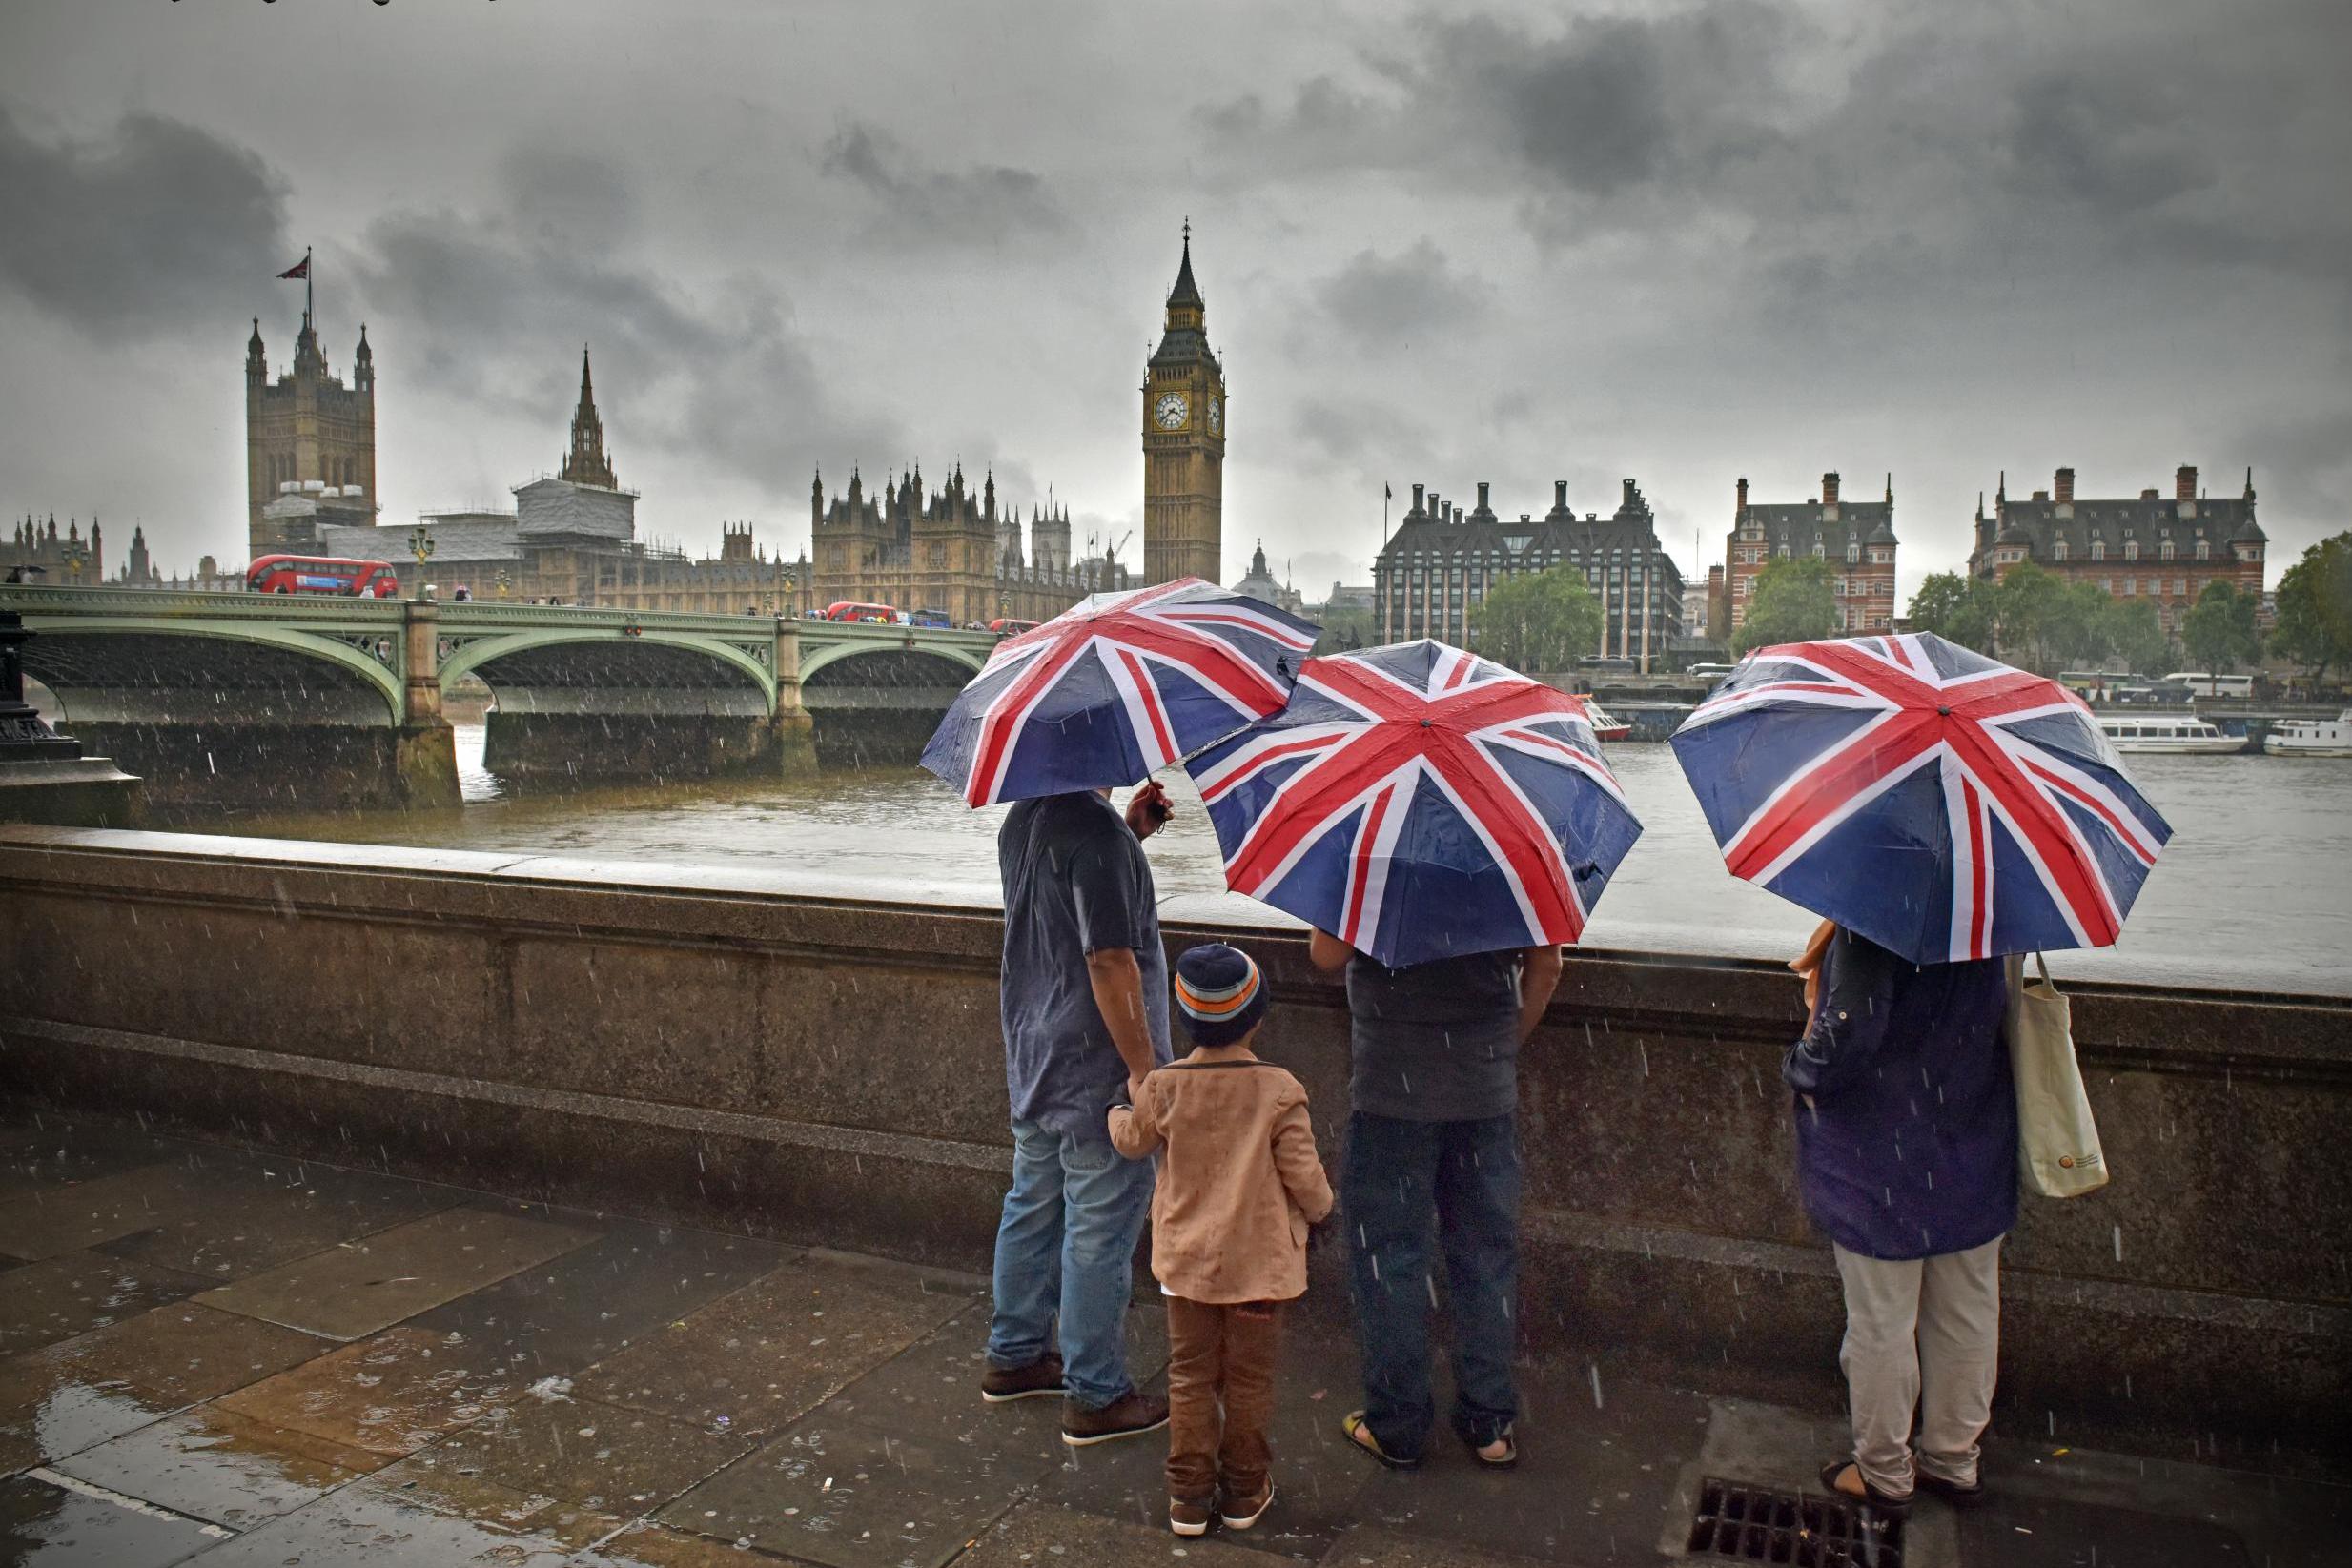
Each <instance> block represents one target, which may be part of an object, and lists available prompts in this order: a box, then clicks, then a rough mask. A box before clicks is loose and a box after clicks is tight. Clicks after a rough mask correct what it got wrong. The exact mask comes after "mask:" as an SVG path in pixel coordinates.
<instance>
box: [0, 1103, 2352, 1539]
mask: <svg viewBox="0 0 2352 1568" xmlns="http://www.w3.org/2000/svg"><path fill="white" fill-rule="evenodd" d="M986 1324H987V1302H986V1292H985V1288H984V1282H982V1281H979V1280H975V1279H972V1278H970V1277H967V1276H963V1275H956V1274H951V1273H940V1272H937V1271H929V1270H924V1269H920V1268H915V1267H912V1266H909V1265H902V1264H896V1263H890V1262H887V1261H883V1260H879V1259H873V1258H865V1257H856V1256H851V1255H848V1254H841V1253H832V1252H824V1251H822V1250H808V1249H802V1248H792V1247H785V1246H780V1245H776V1244H774V1243H770V1242H766V1241H761V1240H757V1239H753V1238H749V1237H744V1236H729V1235H720V1234H715V1233H712V1232H701V1231H691V1230H685V1229H680V1228H672V1227H663V1226H659V1225H653V1224H648V1223H645V1222H644V1221H642V1220H635V1219H626V1218H619V1217H615V1216H611V1215H603V1214H593V1213H584V1212H571V1211H561V1210H550V1209H548V1208H546V1207H544V1206H542V1205H535V1204H522V1203H516V1202H512V1201H509V1200H504V1199H501V1198H498V1197H496V1196H492V1195H488V1194H483V1193H480V1192H472V1191H463V1190H460V1189H457V1188H450V1187H440V1186H436V1185H433V1184H430V1183H423V1182H416V1181H410V1180H405V1179H401V1178H399V1177H393V1176H387V1175H382V1174H378V1173H375V1172H370V1171H358V1170H343V1169H337V1168H333V1167H327V1166H321V1165H318V1164H316V1163H312V1162H305V1161H296V1160H291V1159H285V1158H280V1157H277V1156H273V1155H268V1154H262V1153H256V1152H253V1151H246V1150H238V1149H229V1148H224V1147H220V1146H215V1145H207V1144H199V1143H194V1142H189V1141H185V1140H179V1139H171V1138H162V1137H155V1136H152V1135H149V1134H147V1133H145V1132H144V1131H142V1130H138V1129H136V1128H134V1127H128V1126H118V1125H115V1124H112V1123H108V1122H103V1121H88V1120H60V1119H58V1118H56V1117H54V1116H49V1115H44V1114H36V1113H34V1112H32V1111H31V1110H19V1111H17V1112H15V1113H14V1114H13V1115H12V1116H11V1115H9V1114H7V1113H6V1112H0V1474H5V1475H6V1479H5V1480H0V1564H14V1563H27V1564H39V1565H42V1568H58V1565H64V1564H87V1565H92V1568H160V1565H162V1564H166V1563H176V1562H183V1561H195V1562H200V1563H201V1564H203V1565H204V1568H233V1565H235V1568H248V1565H249V1568H320V1565H331V1564H344V1563H416V1564H434V1565H440V1564H485V1565H495V1568H522V1565H531V1564H550V1565H552V1564H564V1565H571V1568H625V1565H641V1568H710V1565H715V1564H723V1563H724V1564H736V1565H740V1564H746V1563H757V1562H761V1561H787V1562H800V1563H806V1564H814V1565H821V1568H908V1565H936V1564H946V1563H951V1562H952V1563H956V1564H959V1565H972V1568H1123V1565H1130V1564H1147V1563H1148V1564H1155V1565H1163V1564H1171V1563H1181V1564H1183V1565H1184V1568H1218V1565H1222V1568H1262V1565H1264V1564H1266V1563H1267V1562H1269V1561H1275V1560H1294V1561H1302V1562H1313V1563H1319V1564H1327V1565H1331V1568H1505V1565H1509V1564H1528V1563H1535V1562H1544V1563H1569V1564H1593V1565H1598V1564H1608V1563H1658V1562H1676V1561H1725V1560H1741V1559H1739V1558H1720V1557H1713V1558H1692V1557H1688V1556H1687V1552H1686V1548H1687V1545H1688V1541H1689V1538H1690V1535H1691V1530H1692V1517H1693V1513H1694V1509H1695V1508H1696V1506H1697V1503H1698V1499H1699V1497H1700V1493H1701V1483H1702V1481H1703V1480H1704V1479H1706V1478H1707V1477H1709V1476H1723V1477H1728V1478H1730V1479H1734V1480H1738V1481H1743V1482H1750V1483H1760V1484H1766V1485H1772V1486H1778V1487H1782V1488H1786V1489H1788V1490H1790V1491H1801V1490H1810V1481H1811V1476H1812V1473H1813V1471H1814V1470H1815V1469H1816V1468H1817V1467H1818V1465H1819V1463H1820V1461H1821V1460H1822V1459H1824V1458H1826V1457H1827V1456H1829V1455H1830V1453H1832V1452H1833V1451H1835V1449H1836V1448H1837V1446H1838V1427H1837V1423H1836V1421H1835V1419H1834V1413H1833V1412H1798V1411H1792V1410H1787V1409H1782V1408H1779V1407H1774V1406H1768V1405H1758V1404H1754V1403H1749V1402H1740V1401H1732V1400H1728V1399H1723V1398H1710V1397H1708V1396H1707V1395H1703V1394H1698V1393H1691V1392H1686V1391H1678V1390H1671V1389H1662V1388H1657V1387H1653V1386H1647V1385H1644V1384H1642V1383H1639V1382H1636V1381H1630V1380H1626V1379H1621V1378H1617V1377H1614V1376H1612V1375H1610V1374H1609V1371H1608V1369H1607V1366H1606V1364H1605V1363H1603V1364H1602V1365H1600V1366H1597V1367H1596V1366H1593V1365H1591V1364H1588V1363H1579V1364H1577V1365H1574V1366H1544V1365H1533V1366H1529V1367H1527V1368H1526V1369H1524V1388H1523V1395H1524V1402H1525V1405H1526V1415H1525V1418H1524V1421H1523V1423H1522V1427H1521V1439H1522V1448H1523V1452H1524V1462H1523V1464H1522V1465H1521V1467H1520V1469H1519V1470H1518V1471H1517V1472H1515V1473H1512V1474H1508V1475H1495V1474H1489V1473H1484V1472H1482V1471H1480V1470H1478V1469H1477V1468H1476V1467H1475V1466H1474V1465H1473V1464H1472V1463H1471V1462H1470V1460H1469V1459H1468V1457H1467V1456H1466V1455H1465V1454H1464V1453H1463V1452H1462V1450H1461V1449H1460V1448H1459V1447H1458V1446H1456V1445H1454V1444H1452V1443H1450V1442H1447V1441H1443V1440H1441V1441H1439V1442H1438V1443H1437V1444H1436V1445H1435V1446H1433V1448H1432V1451H1431V1458H1430V1461H1429V1463H1428V1465H1427V1466H1426V1468H1424V1469H1423V1470H1421V1471H1420V1472H1417V1473H1414V1474H1410V1475H1400V1474H1392V1473H1389V1472H1386V1471H1382V1470H1381V1469H1379V1468H1378V1467H1377V1466H1375V1465H1374V1464H1372V1463H1371V1462H1370V1461H1369V1460H1368V1459H1367V1458H1366V1457H1365V1456H1362V1455H1360V1454H1358V1453H1355V1452H1353V1451H1352V1450H1351V1449H1350V1447H1349V1445H1348V1444H1347V1443H1346V1441H1345V1439H1344V1438H1342V1437H1341V1436H1340V1432H1339V1421H1340V1416H1341V1415H1344V1414H1345V1413H1346V1412H1347V1411H1348V1410H1349V1409H1351V1408H1353V1407H1354V1406H1355V1404H1356V1403H1357V1402H1358V1400H1357V1399H1356V1398H1355V1397H1354V1395H1355V1383H1354V1376H1355V1368H1354V1364H1353V1358H1352V1353H1351V1352H1350V1350H1349V1347H1348V1346H1347V1344H1346V1343H1345V1340H1344V1336H1343V1335H1338V1334H1330V1333H1328V1332H1324V1331H1320V1330H1315V1329H1306V1330H1303V1331H1301V1332H1298V1333H1294V1334H1293V1335H1292V1337H1291V1342H1290V1343H1289V1345H1288V1346H1287V1347H1286V1348H1285V1353H1284V1360H1283V1367H1282V1375H1281V1385H1280V1391H1279V1399H1278V1410H1277V1415H1276V1421H1275V1428H1274V1439H1275V1445H1276V1454H1277V1458H1276V1477H1277V1485H1278V1497H1277V1501H1276V1503H1275V1506H1274V1508H1273V1510H1272V1511H1271V1512H1270V1513H1269V1514H1268V1515H1267V1516H1266V1517H1265V1519H1264V1520H1263V1521H1262V1522H1261V1524H1260V1525H1259V1527H1258V1529H1256V1530H1253V1531H1251V1532H1249V1533H1247V1534H1246V1535H1244V1534H1240V1533H1237V1532H1230V1531H1220V1532H1218V1533H1217V1534H1214V1535H1212V1536H1211V1537H1208V1538H1207V1539H1205V1540H1193V1541H1180V1540H1178V1539H1176V1537H1173V1536H1171V1535H1170V1534H1169V1533H1168V1532H1167V1530H1166V1528H1165V1524H1164V1518H1165V1495H1164V1493H1163V1492H1162V1490H1161V1485H1160V1473H1159V1467H1160V1463H1161V1460H1162V1458H1163V1456H1164V1447H1163V1441H1162V1439H1161V1438H1160V1437H1159V1436H1157V1435H1154V1436H1147V1437H1143V1438H1138V1439H1136V1440H1134V1441H1131V1442H1121V1443H1113V1444H1106V1445H1103V1446H1100V1447H1096V1448H1090V1449H1084V1450H1075V1451H1074V1450H1070V1449H1067V1448H1065V1447H1064V1446H1063V1445H1062V1444H1061V1442H1060V1441H1059V1439H1058V1436H1057V1433H1056V1430H1055V1419H1054V1418H1055V1415H1056V1414H1057V1410H1056V1406H1055V1404H1054V1403H1053V1401H1050V1400H1042V1399H1037V1400H1029V1401H1025V1402H1023V1403H1019V1404H1014V1405H1009V1406H994V1407H992V1406H987V1405H984V1404H982V1403H981V1401H980V1399H979V1397H978V1394H977V1384H978V1380H979V1375H980V1371H981V1362H980V1358H979V1346H980V1342H981V1339H982V1337H983V1335H984V1334H985V1332H986ZM1128 1340H1129V1346H1130V1362H1131V1366H1132V1370H1133V1371H1134V1372H1135V1375H1136V1376H1137V1377H1138V1378H1139V1379H1145V1380H1156V1379H1157V1378H1158V1376H1159V1375H1160V1372H1161V1369H1162V1367H1163V1366H1164V1363H1165V1360H1166V1341H1165V1335H1164V1334H1163V1333H1162V1328H1161V1323H1160V1320H1159V1313H1158V1304H1157V1302H1156V1300H1154V1299H1152V1298H1151V1297H1150V1296H1149V1295H1148V1294H1147V1295H1139V1296H1138V1298H1137V1302H1136V1307H1135V1311H1134V1312H1133V1313H1131V1314H1130V1317H1129V1323H1128ZM1988 1466H1989V1471H1988V1474H1989V1478H1990V1479H1991V1481H1992V1483H1993V1484H1994V1487H1996V1488H1997V1489H1998V1490H1997V1494H1996V1497H1995V1498H1994V1501H1993V1502H1992V1503H1991V1504H1989V1505H1988V1506H1987V1507H1985V1508H1984V1509H1982V1510H1979V1511H1977V1512H1974V1513H1972V1514H1967V1515H1959V1514H1954V1513H1953V1512H1952V1511H1950V1510H1948V1509H1945V1508H1943V1507H1942V1506H1941V1505H1939V1504H1936V1503H1933V1502H1932V1501H1922V1502H1921V1503H1920V1504H1919V1505H1918V1507H1917V1508H1916V1509H1915V1510H1914V1512H1913V1514H1912V1518H1911V1520H1910V1522H1909V1524H1908V1526H1907V1527H1906V1529H1905V1532H1904V1535H1903V1537H1902V1539H1901V1541H1900V1546H1901V1552H1900V1561H1901V1563H1902V1564H1906V1565H1911V1568H1941V1565H1949V1564H1968V1565H1971V1568H1991V1565H1994V1564H1999V1565H2004V1568H2008V1565H2015V1568H2042V1565H2045V1564H2046V1565H2051V1568H2058V1565H2065V1568H2143V1565H2145V1568H2158V1565H2164V1568H2169V1565H2174V1564H2205V1563H2214V1564H2245V1565H2248V1568H2301V1565H2306V1564H2308V1565H2317V1564H2322V1563H2343V1562H2346V1561H2352V1546H2347V1545H2346V1544H2345V1543H2346V1542H2352V1489H2348V1488H2343V1487H2335V1486H2329V1485H2325V1484H2321V1483H2315V1482H2311V1481H2293V1482H2290V1481H2286V1480H2281V1479H2277V1478H2273V1477H2267V1476H2259V1475H2253V1474H2249V1473H2245V1472H2239V1471H2228V1470H2221V1469H2217V1468H2214V1467H2210V1466H2199V1465H2191V1464H2183V1463H2179V1462H2178V1461H2174V1460H2166V1459H2158V1458H2143V1457H2139V1456H2130V1455H2120V1454H2113V1453H2096V1452H2092V1451H2088V1450H2080V1449H2072V1448H2060V1447H2054V1446H2046V1445H2035V1444H2034V1443H2032V1442H2029V1441H2027V1440H2025V1438H2023V1437H2017V1438H2013V1439H2010V1440H2007V1441H1998V1442H1995V1443H1994V1445H1993V1446H1992V1449H1991V1451H1990V1455H1989V1458H1988ZM1892 1544H1893V1543H1892V1542H1889V1541H1886V1540H1884V1539H1883V1538H1882V1540H1881V1541H1880V1545H1881V1547H1882V1548H1884V1547H1887V1546H1891V1545H1892ZM1893 1556H1894V1554H1893V1553H1892V1552H1891V1551H1885V1550H1882V1552H1881V1560H1892V1558H1893Z"/></svg>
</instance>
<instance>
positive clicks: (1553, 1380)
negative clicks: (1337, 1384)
mask: <svg viewBox="0 0 2352 1568" xmlns="http://www.w3.org/2000/svg"><path fill="white" fill-rule="evenodd" d="M1580 1374H1581V1375H1580ZM1590 1374H1591V1369H1590V1368H1589V1367H1585V1368H1567V1367H1562V1368H1558V1369H1554V1370H1543V1369H1535V1368H1523V1369H1522V1372H1521V1376H1520V1403H1521V1415H1520V1422H1519V1430H1518V1437H1519V1451H1520V1461H1519V1467H1518V1468H1517V1469H1516V1470H1511V1471H1492V1470H1487V1469H1484V1468H1483V1467H1482V1466H1480V1465H1479V1464H1478V1463H1477V1461H1476V1460H1474V1459H1473V1458H1471V1456H1470V1454H1469V1450H1468V1449H1467V1448H1466V1447H1464V1446H1463V1444H1462V1442H1461V1440H1460V1439H1458V1438H1457V1437H1456V1436H1454V1434H1453V1430H1452V1428H1451V1427H1450V1426H1449V1425H1448V1424H1447V1423H1446V1416H1445V1414H1444V1413H1445V1410H1446V1408H1447V1406H1448V1404H1449V1403H1450V1402H1451V1399H1452V1397H1453V1395H1452V1390H1451V1387H1450V1385H1449V1382H1448V1380H1447V1379H1446V1378H1445V1377H1444V1376H1443V1375H1441V1376H1440V1377H1439V1378H1438V1379H1437V1385H1436V1386H1437V1397H1438V1409H1439V1415H1438V1426H1437V1429H1436V1430H1435V1431H1433V1432H1432V1433H1431V1434H1430V1436H1429V1444H1428V1448H1427V1450H1426V1453H1425V1461H1424V1463H1423V1465H1422V1467H1421V1469H1419V1470H1415V1471H1410V1472H1401V1471H1392V1470H1385V1469H1382V1468H1381V1467H1380V1466H1379V1465H1378V1464H1377V1463H1372V1474H1371V1476H1370V1477H1369V1478H1368V1480H1367V1482H1366V1484H1365V1487H1364V1490H1363V1492H1362V1493H1361V1495H1360V1497H1359V1498H1358V1500H1357V1504H1356V1506H1357V1508H1358V1510H1359V1517H1360V1518H1361V1519H1362V1520H1363V1521H1364V1522H1366V1523H1373V1524H1380V1525H1384V1526H1386V1527H1388V1528H1389V1529H1391V1530H1394V1531H1396V1532H1398V1533H1400V1534H1402V1535H1407V1536H1413V1537H1427V1538H1431V1539H1436V1540H1442V1541H1450V1542H1453V1543H1455V1544H1457V1545H1461V1546H1464V1547H1469V1548H1473V1549H1475V1550H1478V1551H1483V1552H1492V1553H1499V1554H1503V1555H1505V1556H1510V1555H1517V1556H1522V1557H1529V1558H1537V1559H1539V1560H1543V1561H1550V1562H1576V1563H1583V1562H1595V1561H1600V1562H1605V1561H1608V1560H1611V1558H1612V1556H1614V1557H1615V1558H1618V1559H1623V1558H1627V1557H1631V1558H1632V1559H1633V1560H1636V1561H1641V1560H1645V1556H1646V1555H1654V1554H1655V1553H1656V1552H1657V1551H1658V1550H1659V1543H1660V1542H1661V1541H1662V1540H1663V1539H1664V1538H1665V1534H1666V1532H1667V1529H1668V1528H1669V1527H1670V1526H1673V1525H1675V1524H1679V1525H1680V1526H1682V1527H1684V1528H1685V1529H1686V1530H1687V1525H1688V1523H1689V1518H1690V1515H1689V1506H1690V1504H1689V1502H1686V1501H1683V1500H1682V1499H1681V1495H1680V1494H1679V1493H1678V1490H1677V1488H1678V1486H1679V1484H1680V1482H1681V1480H1682V1476H1683V1472H1684V1468H1685V1467H1686V1465H1687V1464H1688V1463H1689V1462H1691V1461H1692V1459H1693V1456H1696V1455H1697V1454H1698V1453H1699V1452H1700V1449H1701V1446H1702V1444H1703V1443H1704V1441H1705V1439H1706V1436H1707V1431H1708V1415H1709V1409H1708V1401H1707V1400H1705V1399H1704V1398H1702V1397H1700V1396H1699V1395H1692V1394H1683V1393H1677V1392H1673V1391H1669V1390H1662V1389H1655V1388H1650V1387H1647V1386H1646V1385H1643V1384H1639V1383H1632V1382H1628V1381H1626V1380H1624V1379H1619V1378H1608V1377H1604V1378H1603V1379H1602V1385H1601V1393H1600V1394H1599V1395H1598V1396H1597V1397H1596V1395H1595V1394H1594V1392H1593V1383H1592V1378H1591V1375H1590ZM1349 1395H1350V1396H1349V1398H1348V1399H1347V1400H1345V1401H1344V1402H1342V1403H1341V1405H1340V1410H1338V1411H1336V1412H1334V1413H1333V1415H1332V1416H1331V1417H1330V1419H1332V1420H1334V1421H1336V1420H1337V1419H1338V1418H1339V1417H1340V1415H1344V1414H1345V1413H1346V1412H1347V1410H1349V1409H1352V1408H1354V1407H1356V1406H1357V1405H1360V1403H1361V1402H1362V1401H1361V1398H1360V1395H1358V1393H1357V1391H1356V1390H1353V1389H1351V1390H1350V1391H1349ZM1342 1440H1343V1441H1344V1438H1342ZM1828 1452H1829V1451H1828V1450H1826V1449H1825V1450H1824V1451H1823V1453H1824V1454H1825V1455H1826V1454H1827V1453H1828ZM1370 1462H1371V1461H1369V1460H1367V1463H1370ZM1816 1462H1817V1461H1816ZM1695 1499H1696V1491H1695V1489H1694V1490H1693V1491H1692V1492H1691V1494H1690V1500H1691V1501H1695Z"/></svg>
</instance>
